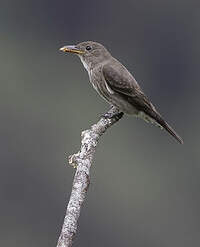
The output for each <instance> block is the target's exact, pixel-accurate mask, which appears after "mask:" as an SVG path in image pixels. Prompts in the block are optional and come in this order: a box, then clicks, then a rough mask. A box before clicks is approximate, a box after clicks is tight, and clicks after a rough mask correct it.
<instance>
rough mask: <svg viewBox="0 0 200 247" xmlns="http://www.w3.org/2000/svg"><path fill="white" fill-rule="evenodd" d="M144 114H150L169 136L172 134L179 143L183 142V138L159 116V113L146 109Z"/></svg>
mask: <svg viewBox="0 0 200 247" xmlns="http://www.w3.org/2000/svg"><path fill="white" fill-rule="evenodd" d="M146 114H147V115H148V116H150V117H151V118H153V119H154V120H155V121H156V122H157V123H158V125H160V126H161V127H163V128H164V129H165V130H166V131H167V132H168V133H169V134H170V135H171V136H173V137H174V138H175V139H176V140H177V141H178V142H179V143H180V144H183V140H182V138H181V137H180V136H179V135H178V134H177V133H176V132H175V130H173V128H172V127H171V126H170V125H169V124H168V123H167V122H166V121H165V120H164V119H163V118H162V117H161V115H160V114H159V113H158V112H156V111H154V110H153V111H152V110H149V109H148V110H147V112H146Z"/></svg>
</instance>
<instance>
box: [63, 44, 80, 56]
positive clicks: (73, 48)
mask: <svg viewBox="0 0 200 247" xmlns="http://www.w3.org/2000/svg"><path fill="white" fill-rule="evenodd" d="M60 51H63V52H72V53H76V54H79V55H81V54H83V53H84V51H82V50H80V49H78V48H77V47H76V46H75V45H67V46H63V47H62V48H60Z"/></svg>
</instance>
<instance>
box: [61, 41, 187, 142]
mask: <svg viewBox="0 0 200 247" xmlns="http://www.w3.org/2000/svg"><path fill="white" fill-rule="evenodd" d="M61 50H62V51H65V52H73V53H76V54H77V55H78V56H79V57H80V59H81V61H82V63H83V65H84V67H85V69H86V70H87V72H88V75H89V79H90V82H91V83H92V85H93V87H94V88H95V90H96V91H97V92H98V93H99V94H100V96H101V97H103V98H104V99H105V100H106V101H107V102H108V103H109V104H111V105H113V106H115V107H116V108H117V109H119V111H121V112H124V113H126V114H131V115H135V116H138V117H141V118H142V119H144V120H145V121H148V122H151V123H155V124H156V125H158V126H160V127H162V128H164V129H165V130H167V131H168V132H169V133H170V134H171V135H172V136H173V137H175V138H176V139H177V140H178V141H179V142H180V143H183V140H182V139H181V138H180V137H179V136H178V135H177V134H176V132H175V131H174V130H173V129H172V128H171V127H170V126H169V124H168V123H167V122H166V121H164V119H163V118H162V116H161V115H160V114H159V113H158V111H157V110H156V109H155V107H154V106H153V104H152V103H151V102H150V101H149V99H148V98H147V97H146V95H145V94H144V93H143V92H142V90H141V88H140V86H139V85H138V83H137V82H136V80H135V79H134V77H133V76H132V75H131V73H130V72H129V71H128V70H127V69H126V68H125V67H124V66H123V65H122V64H121V63H120V62H119V61H118V60H117V59H115V58H113V57H112V56H111V54H110V53H109V52H108V50H107V49H106V48H105V47H104V46H103V45H101V44H99V43H97V42H93V41H87V42H82V43H79V44H78V45H76V46H64V47H63V48H61Z"/></svg>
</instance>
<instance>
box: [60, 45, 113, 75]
mask: <svg viewBox="0 0 200 247" xmlns="http://www.w3.org/2000/svg"><path fill="white" fill-rule="evenodd" d="M60 50H61V51H63V52H71V53H75V54H77V55H78V56H79V57H80V59H81V61H82V63H83V65H84V67H85V68H86V69H87V70H88V69H90V68H93V67H95V66H96V65H98V64H99V63H102V62H105V61H107V60H108V59H109V58H110V57H111V55H110V53H109V52H108V51H107V49H106V48H105V47H104V46H103V45H101V44H99V43H97V42H93V41H85V42H82V43H79V44H77V45H67V46H64V47H62V48H60Z"/></svg>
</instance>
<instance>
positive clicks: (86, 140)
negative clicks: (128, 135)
mask: <svg viewBox="0 0 200 247" xmlns="http://www.w3.org/2000/svg"><path fill="white" fill-rule="evenodd" d="M122 116H123V113H122V112H121V113H119V112H118V111H117V110H116V109H115V108H114V107H113V108H111V109H110V110H109V111H108V112H107V113H106V114H105V115H104V116H103V117H101V119H100V120H99V121H98V123H97V124H94V125H92V126H91V128H90V129H88V130H85V131H83V132H82V134H81V148H80V151H79V152H78V153H76V154H73V155H71V156H70V157H69V164H71V165H72V166H74V167H75V168H76V172H75V176H74V180H73V185H72V192H71V196H70V199H69V203H68V206H67V210H66V214H65V218H64V223H63V226H62V230H61V234H60V237H59V239H58V243H57V247H71V246H72V243H73V237H74V236H75V234H76V231H77V222H78V218H79V216H80V211H81V206H82V203H83V202H84V200H85V198H86V193H87V191H88V187H89V184H90V167H91V164H92V161H93V158H94V154H95V151H96V146H97V144H98V142H99V139H100V136H102V135H103V134H104V133H105V131H106V130H107V129H108V128H109V127H111V126H112V125H113V124H115V123H116V122H117V121H118V120H119V119H120V118H121V117H122Z"/></svg>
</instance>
